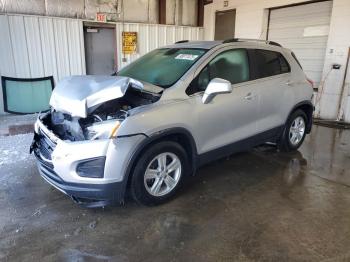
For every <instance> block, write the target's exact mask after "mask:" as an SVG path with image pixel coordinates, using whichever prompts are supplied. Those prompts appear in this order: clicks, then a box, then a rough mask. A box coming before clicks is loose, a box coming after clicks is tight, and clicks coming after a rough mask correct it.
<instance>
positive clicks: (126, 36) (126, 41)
mask: <svg viewBox="0 0 350 262" xmlns="http://www.w3.org/2000/svg"><path fill="white" fill-rule="evenodd" d="M136 47H137V32H123V53H124V54H127V55H128V54H134V53H136Z"/></svg>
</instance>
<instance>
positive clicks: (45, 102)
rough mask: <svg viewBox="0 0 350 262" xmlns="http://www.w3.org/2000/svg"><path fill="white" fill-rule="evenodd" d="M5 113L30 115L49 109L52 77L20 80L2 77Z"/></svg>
mask: <svg viewBox="0 0 350 262" xmlns="http://www.w3.org/2000/svg"><path fill="white" fill-rule="evenodd" d="M2 83H3V91H4V95H5V96H4V99H5V101H4V102H5V111H6V112H9V113H19V114H28V113H36V112H40V111H46V110H48V109H49V100H50V96H51V93H52V88H53V81H52V77H45V78H41V79H39V78H35V79H20V78H18V79H17V78H7V77H2Z"/></svg>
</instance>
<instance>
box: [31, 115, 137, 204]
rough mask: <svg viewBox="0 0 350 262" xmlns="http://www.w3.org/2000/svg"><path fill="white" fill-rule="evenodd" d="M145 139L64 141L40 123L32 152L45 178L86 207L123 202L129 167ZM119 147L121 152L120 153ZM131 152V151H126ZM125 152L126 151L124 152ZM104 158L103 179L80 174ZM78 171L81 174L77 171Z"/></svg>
mask: <svg viewBox="0 0 350 262" xmlns="http://www.w3.org/2000/svg"><path fill="white" fill-rule="evenodd" d="M140 139H142V138H141V137H129V138H125V139H124V138H122V139H120V141H119V143H118V142H117V141H116V140H113V139H103V140H94V141H79V142H71V141H63V140H61V139H59V138H58V137H57V136H56V135H55V134H54V133H53V132H51V131H50V130H49V129H48V128H47V127H46V126H45V125H44V124H43V123H42V121H41V120H40V118H39V119H38V120H37V122H36V123H35V134H34V139H33V142H32V145H31V149H30V150H31V152H33V153H34V155H35V157H36V159H37V165H38V169H39V172H40V174H41V176H42V177H43V178H44V179H45V180H46V181H47V182H48V183H49V184H51V185H52V186H54V187H55V188H57V189H58V190H60V191H61V192H63V193H65V194H66V195H68V196H70V197H71V198H72V199H73V200H74V201H76V202H77V203H79V204H81V205H84V206H86V207H98V206H106V205H112V204H118V203H122V202H123V199H124V193H125V188H126V181H127V179H126V176H125V173H126V168H127V165H128V162H129V159H130V158H131V155H132V153H131V152H132V149H133V148H135V147H136V145H137V143H138V142H139V140H140ZM118 148H119V150H118ZM125 149H127V150H125ZM121 150H124V151H123V152H121ZM98 158H104V160H105V161H104V162H103V164H104V166H101V172H102V176H100V177H94V176H93V175H94V174H92V175H91V177H87V176H88V175H89V174H88V173H89V172H86V171H85V173H87V174H85V175H84V176H81V174H80V175H79V170H78V168H77V167H78V166H79V165H80V164H81V163H86V162H88V161H89V160H90V159H98ZM77 170H78V171H77Z"/></svg>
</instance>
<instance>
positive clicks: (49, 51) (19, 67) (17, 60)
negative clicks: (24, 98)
mask: <svg viewBox="0 0 350 262" xmlns="http://www.w3.org/2000/svg"><path fill="white" fill-rule="evenodd" d="M116 31H117V33H116V37H117V57H118V67H119V68H121V67H123V66H125V65H126V64H128V63H130V62H132V61H133V60H135V59H137V58H138V57H140V56H141V55H144V54H145V53H147V52H149V51H150V50H152V49H155V48H157V47H160V46H163V45H166V44H171V43H174V42H175V41H178V40H183V39H188V40H202V39H203V28H199V27H184V26H169V25H154V24H138V23H125V24H124V25H123V24H122V23H117V24H116ZM123 31H132V32H138V50H137V54H134V55H126V56H125V58H126V62H123V61H122V58H123V55H122V52H121V50H122V37H121V36H122V32H123ZM85 72H86V68H85V49H84V36H83V20H80V19H70V18H52V17H42V16H28V15H12V14H11V15H1V14H0V75H2V76H9V77H18V78H35V77H43V76H50V75H53V76H54V80H55V82H57V81H58V80H60V79H62V78H63V77H65V76H69V75H79V74H85ZM1 113H3V99H2V88H0V114H1Z"/></svg>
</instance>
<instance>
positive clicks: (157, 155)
mask: <svg viewBox="0 0 350 262" xmlns="http://www.w3.org/2000/svg"><path fill="white" fill-rule="evenodd" d="M187 170H188V164H187V157H186V152H185V150H184V149H183V148H182V147H181V146H180V145H179V144H177V143H175V142H170V141H169V142H168V141H167V142H160V143H158V144H155V145H153V146H151V147H150V148H148V149H147V150H146V151H145V152H144V153H143V154H142V156H141V158H140V159H139V161H138V162H137V164H136V166H135V169H134V173H133V176H132V180H131V193H132V196H133V198H134V199H135V200H136V201H137V202H138V203H140V204H144V205H157V204H161V203H163V202H166V201H167V200H169V199H170V198H171V197H173V196H174V194H175V193H176V192H177V190H178V189H179V188H180V186H181V185H182V183H183V180H184V177H185V174H186V172H187Z"/></svg>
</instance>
